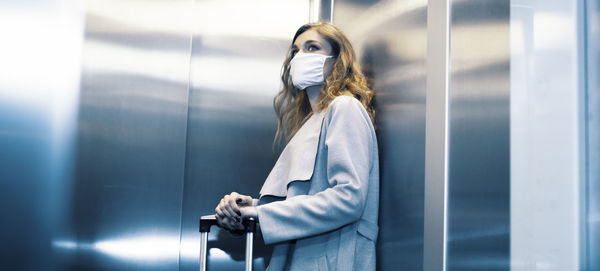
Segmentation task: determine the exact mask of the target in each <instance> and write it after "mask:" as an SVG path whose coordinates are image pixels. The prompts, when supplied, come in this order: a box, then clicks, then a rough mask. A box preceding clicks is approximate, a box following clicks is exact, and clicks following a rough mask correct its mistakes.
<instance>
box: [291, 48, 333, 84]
mask: <svg viewBox="0 0 600 271" xmlns="http://www.w3.org/2000/svg"><path fill="white" fill-rule="evenodd" d="M330 57H331V56H326V55H322V54H315V53H301V52H298V53H297V54H296V55H295V56H294V58H292V61H290V75H291V76H292V82H293V83H294V86H295V87H296V88H298V89H305V88H307V87H310V86H316V85H322V84H323V83H325V78H324V77H323V66H324V65H325V60H327V59H328V58H330Z"/></svg>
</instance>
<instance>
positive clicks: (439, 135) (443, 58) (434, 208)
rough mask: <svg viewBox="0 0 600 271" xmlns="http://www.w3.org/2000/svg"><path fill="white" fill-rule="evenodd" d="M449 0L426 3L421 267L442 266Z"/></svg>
mask: <svg viewBox="0 0 600 271" xmlns="http://www.w3.org/2000/svg"><path fill="white" fill-rule="evenodd" d="M450 9H451V6H450V3H449V1H437V2H430V3H429V5H428V6H427V92H426V96H425V99H426V104H425V107H426V117H425V119H426V124H425V131H426V135H425V209H424V212H425V219H424V221H423V223H424V230H423V236H424V237H423V270H424V271H436V270H446V267H447V264H446V252H447V241H448V238H447V234H446V233H447V229H448V208H447V204H448V166H449V161H448V158H449V155H448V149H449V142H448V137H449V128H450V127H449V123H448V119H449V111H450V108H449V100H450V97H451V96H450V93H451V92H450V80H449V77H450V14H451V12H450Z"/></svg>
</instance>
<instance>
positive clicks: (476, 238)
mask: <svg viewBox="0 0 600 271" xmlns="http://www.w3.org/2000/svg"><path fill="white" fill-rule="evenodd" d="M509 4H510V1H508V0H495V1H476V0H464V1H452V2H451V6H450V9H451V10H450V14H451V23H450V24H451V28H450V42H451V43H450V48H451V49H450V98H449V113H448V116H449V120H448V124H449V143H448V174H449V175H448V191H447V193H448V198H447V212H448V217H447V220H448V222H447V223H448V224H447V239H448V243H447V255H446V261H447V262H446V267H447V270H461V271H466V270H507V269H509V268H510V267H509V266H510V250H509V249H510V209H509V208H510V204H509V203H510V190H509V189H510V166H509V165H510V152H509V149H510V145H509V136H510V134H509V132H510V129H509V128H510V102H509V100H510V94H509V92H510V68H509V67H510V43H509V41H510V39H509V37H510V34H509V29H510V12H509V10H510V5H509Z"/></svg>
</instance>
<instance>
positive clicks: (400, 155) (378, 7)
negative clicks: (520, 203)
mask: <svg viewBox="0 0 600 271" xmlns="http://www.w3.org/2000/svg"><path fill="white" fill-rule="evenodd" d="M334 4H335V5H334V16H333V20H334V23H335V24H336V25H338V26H340V28H341V29H342V30H343V31H344V32H345V33H346V34H347V35H348V37H349V39H350V40H351V42H352V44H353V47H354V49H355V50H356V51H357V53H358V55H359V58H360V59H361V65H362V67H363V70H364V72H365V73H366V74H367V75H368V77H369V78H370V80H371V83H372V85H373V89H374V91H375V93H376V96H375V103H376V105H375V106H376V124H377V139H378V144H379V154H380V176H381V179H380V181H381V190H380V191H381V192H380V193H381V194H380V196H381V198H380V216H379V217H380V221H379V225H380V231H379V237H378V240H377V268H378V270H422V269H423V220H424V218H423V210H424V185H425V182H424V181H425V114H426V111H425V94H426V76H425V75H426V71H427V68H426V60H427V1H423V0H419V1H410V0H405V1H348V0H344V1H342V0H337V1H335V2H334Z"/></svg>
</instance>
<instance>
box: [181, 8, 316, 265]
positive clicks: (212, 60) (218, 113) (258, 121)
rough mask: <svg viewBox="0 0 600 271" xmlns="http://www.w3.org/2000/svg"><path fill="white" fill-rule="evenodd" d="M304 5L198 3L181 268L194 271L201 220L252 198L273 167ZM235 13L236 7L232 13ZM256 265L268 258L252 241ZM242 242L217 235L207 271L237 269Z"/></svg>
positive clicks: (211, 238) (212, 241) (259, 242)
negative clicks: (283, 76) (287, 62)
mask: <svg viewBox="0 0 600 271" xmlns="http://www.w3.org/2000/svg"><path fill="white" fill-rule="evenodd" d="M308 4H309V3H308V1H305V0H295V1H277V0H271V1H245V0H238V1H234V0H228V1H196V2H195V4H194V7H195V8H194V10H195V13H194V16H193V17H192V21H193V23H192V24H191V25H192V26H193V39H192V51H191V57H192V60H191V65H190V96H189V117H188V129H187V146H186V162H185V185H184V189H183V206H182V224H181V245H180V265H179V269H180V270H197V269H198V249H199V248H198V242H199V240H198V239H199V234H198V217H199V216H200V215H206V214H212V213H214V208H215V207H216V204H217V203H218V202H219V200H220V199H221V198H222V197H223V196H224V195H226V194H229V193H231V192H232V191H236V192H238V193H242V194H247V195H250V196H253V197H257V196H258V192H259V191H260V187H261V186H262V183H263V182H264V180H265V178H266V177H267V175H268V174H269V172H270V170H271V168H272V167H273V165H274V164H275V161H276V158H277V157H276V154H275V153H273V152H272V147H271V146H272V142H273V138H274V135H275V129H276V127H277V122H276V117H275V113H274V110H273V105H272V102H273V97H274V96H275V94H276V93H277V92H278V91H279V87H280V70H281V66H282V64H283V60H284V57H285V54H286V52H287V49H288V48H289V46H290V43H291V39H292V37H293V35H294V33H295V31H296V30H297V29H298V27H300V26H301V25H302V24H304V23H306V22H308V14H309V12H308ZM233 7H235V8H233ZM256 237H257V238H256V239H257V240H256V244H255V248H256V249H255V255H254V258H255V260H254V264H255V265H254V267H255V269H256V270H264V269H265V265H266V263H268V257H269V256H270V253H269V252H268V251H265V247H264V245H263V244H262V237H259V236H256ZM242 242H243V240H239V239H236V238H233V237H232V236H231V235H230V234H228V233H227V232H223V231H219V230H218V229H216V230H215V231H214V233H211V235H210V236H209V242H208V247H209V248H208V250H209V255H208V268H209V269H210V270H242V269H243V268H244V246H243V243H242Z"/></svg>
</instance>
